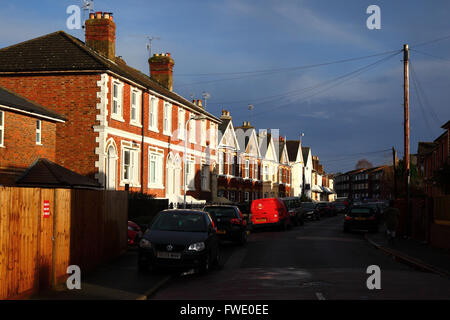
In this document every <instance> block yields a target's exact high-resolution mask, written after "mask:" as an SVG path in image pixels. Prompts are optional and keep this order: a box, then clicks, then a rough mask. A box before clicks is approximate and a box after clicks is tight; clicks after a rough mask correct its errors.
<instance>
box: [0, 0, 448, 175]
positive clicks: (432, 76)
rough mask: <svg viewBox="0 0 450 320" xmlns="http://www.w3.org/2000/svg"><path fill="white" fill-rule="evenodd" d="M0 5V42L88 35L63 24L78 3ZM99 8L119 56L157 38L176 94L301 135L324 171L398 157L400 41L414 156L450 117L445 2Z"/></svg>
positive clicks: (148, 3)
mask: <svg viewBox="0 0 450 320" xmlns="http://www.w3.org/2000/svg"><path fill="white" fill-rule="evenodd" d="M0 4H1V7H0V8H1V9H0V47H5V46H8V45H12V44H15V43H18V42H21V41H25V40H29V39H32V38H34V37H38V36H41V35H44V34H48V33H51V32H55V31H57V30H63V31H65V32H67V33H70V34H72V35H74V36H75V37H77V38H79V39H81V40H83V41H84V31H83V30H69V29H68V28H67V25H66V20H67V19H68V17H69V14H67V13H66V10H67V7H68V6H70V5H80V4H81V1H78V0H70V1H66V0H53V1H52V0H40V1H20V0H16V1H4V0H0ZM370 5H378V6H379V8H380V12H381V29H375V30H369V29H368V28H367V25H366V20H367V19H368V18H369V16H370V14H367V13H366V10H367V8H368V7H369V6H370ZM94 9H95V11H106V12H113V14H114V21H115V22H116V55H118V56H122V57H123V59H124V60H125V61H126V62H127V63H128V64H129V65H131V66H133V67H135V68H138V69H139V70H141V71H143V72H145V73H148V70H149V67H148V62H147V60H148V55H149V53H148V51H147V48H146V45H147V43H148V40H147V37H148V36H153V37H158V38H159V39H157V40H153V42H152V52H153V53H161V52H170V53H171V56H172V57H173V58H174V60H175V67H174V91H175V92H177V93H178V94H180V95H182V96H184V97H185V98H187V99H188V100H190V99H191V96H193V99H201V98H202V93H203V92H207V93H209V95H210V98H209V99H208V100H207V106H206V109H207V110H208V111H209V112H210V113H212V114H214V115H216V116H220V114H221V110H222V109H226V110H228V111H230V113H231V115H232V117H233V123H234V125H235V126H239V125H241V124H242V122H243V121H250V122H251V124H252V125H254V126H255V127H256V128H257V129H279V130H280V135H282V136H286V137H287V139H299V138H300V136H301V134H302V133H303V134H304V135H303V137H302V143H303V145H304V146H309V147H311V149H312V152H313V154H314V155H317V156H319V159H320V161H321V163H322V164H323V165H324V168H325V170H326V171H327V172H329V173H335V172H345V171H348V170H352V169H354V168H355V165H356V163H357V161H358V160H359V159H361V158H366V159H368V160H369V161H371V162H372V163H373V165H382V164H385V163H388V162H389V161H392V153H391V151H390V150H391V148H392V147H394V148H395V149H396V150H397V151H398V154H399V156H400V157H403V62H402V60H403V56H402V53H401V49H402V48H403V44H408V45H409V46H410V48H411V52H410V61H411V72H410V77H411V80H410V90H411V92H410V130H411V153H415V152H416V151H417V144H418V142H419V141H433V140H434V139H436V138H437V137H438V136H439V135H440V134H441V133H442V132H443V130H442V129H441V128H440V127H441V126H442V125H443V124H444V123H445V122H446V121H448V120H450V107H449V103H448V101H449V98H450V90H449V88H450V76H449V74H450V73H449V71H450V19H449V18H448V15H449V14H450V2H449V1H447V0H433V1H426V0H420V1H419V0H417V1H415V0H396V1H392V0H389V1H375V0H371V1H365V0H347V1H330V0H329V1H323V0H314V1H313V0H229V1H221V0H203V1H200V0H189V1H188V0H166V1H152V0H127V1H116V0H108V1H106V0H95V1H94ZM447 36H448V37H447ZM446 37H447V38H446ZM435 40H436V41H435ZM249 104H252V105H253V106H254V109H253V112H251V111H249V110H248V105H249Z"/></svg>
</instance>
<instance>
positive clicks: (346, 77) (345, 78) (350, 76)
mask: <svg viewBox="0 0 450 320" xmlns="http://www.w3.org/2000/svg"><path fill="white" fill-rule="evenodd" d="M400 52H401V50H399V51H397V52H396V53H394V54H392V55H390V56H388V57H384V58H382V59H380V60H377V61H375V62H373V63H371V64H369V65H366V66H364V67H362V68H359V69H357V70H354V71H352V72H348V73H346V74H344V75H342V76H339V77H337V78H334V79H331V80H327V81H325V82H323V83H321V84H318V85H316V86H314V87H320V86H323V85H326V84H327V83H332V84H331V85H330V86H328V87H326V88H324V89H323V90H320V91H317V92H315V93H313V94H311V95H309V96H307V97H303V99H302V100H297V101H294V102H289V103H287V104H284V105H281V106H277V107H274V108H271V109H269V110H265V111H263V112H260V113H257V114H255V115H254V116H258V115H262V114H266V113H267V111H272V110H275V109H281V108H284V107H287V106H291V105H292V103H295V102H297V103H298V102H300V101H304V100H306V99H309V98H312V97H314V96H316V95H318V94H321V93H323V92H325V91H328V90H330V89H332V88H334V87H337V86H339V85H342V84H343V83H345V82H346V81H348V80H351V79H353V78H355V77H357V76H358V75H360V74H361V73H363V72H365V71H367V70H370V69H371V68H373V67H375V66H376V65H378V64H380V63H383V62H386V61H387V60H389V59H391V58H392V57H394V56H396V55H397V54H399V53H400ZM339 80H342V81H340V82H338V81H339ZM333 82H335V83H333ZM310 88H311V87H310ZM295 95H298V94H295ZM286 97H288V96H287V95H286V96H285V97H283V98H282V99H285V98H286ZM277 101H279V100H277ZM267 102H271V101H266V102H263V103H267ZM260 104H261V103H260Z"/></svg>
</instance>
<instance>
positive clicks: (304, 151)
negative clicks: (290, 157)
mask: <svg viewBox="0 0 450 320" xmlns="http://www.w3.org/2000/svg"><path fill="white" fill-rule="evenodd" d="M310 150H311V148H310V147H302V156H303V161H305V163H306V161H308V154H309V152H310Z"/></svg>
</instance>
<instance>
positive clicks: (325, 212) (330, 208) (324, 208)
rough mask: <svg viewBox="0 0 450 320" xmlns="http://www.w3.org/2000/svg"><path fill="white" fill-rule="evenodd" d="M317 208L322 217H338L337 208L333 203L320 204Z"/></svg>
mask: <svg viewBox="0 0 450 320" xmlns="http://www.w3.org/2000/svg"><path fill="white" fill-rule="evenodd" d="M316 208H317V210H318V211H319V213H320V216H321V217H327V216H328V217H331V216H335V215H336V208H335V207H334V205H333V204H332V203H331V202H319V203H317V207H316Z"/></svg>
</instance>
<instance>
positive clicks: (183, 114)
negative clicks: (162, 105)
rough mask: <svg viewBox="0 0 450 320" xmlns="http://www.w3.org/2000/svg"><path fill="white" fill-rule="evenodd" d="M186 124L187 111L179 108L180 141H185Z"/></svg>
mask: <svg viewBox="0 0 450 320" xmlns="http://www.w3.org/2000/svg"><path fill="white" fill-rule="evenodd" d="M191 121H192V120H191ZM185 124H186V111H185V110H184V109H182V108H179V109H178V140H184V126H185Z"/></svg>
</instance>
